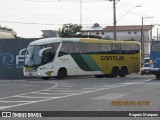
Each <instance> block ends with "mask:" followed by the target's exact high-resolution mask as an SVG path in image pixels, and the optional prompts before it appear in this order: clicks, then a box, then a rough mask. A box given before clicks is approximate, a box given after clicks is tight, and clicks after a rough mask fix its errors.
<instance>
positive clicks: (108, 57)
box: [101, 56, 124, 60]
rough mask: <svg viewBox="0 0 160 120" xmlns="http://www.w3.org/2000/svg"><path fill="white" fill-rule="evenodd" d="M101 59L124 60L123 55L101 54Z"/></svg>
mask: <svg viewBox="0 0 160 120" xmlns="http://www.w3.org/2000/svg"><path fill="white" fill-rule="evenodd" d="M101 60H124V56H101Z"/></svg>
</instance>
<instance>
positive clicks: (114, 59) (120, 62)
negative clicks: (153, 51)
mask: <svg viewBox="0 0 160 120" xmlns="http://www.w3.org/2000/svg"><path fill="white" fill-rule="evenodd" d="M92 57H93V59H94V60H95V62H96V63H97V65H98V66H99V67H100V68H101V70H102V72H103V73H104V74H111V71H112V68H113V67H114V66H118V67H119V69H120V68H121V67H122V66H127V67H128V73H138V72H139V71H140V63H141V62H140V61H141V60H140V55H139V54H130V55H125V54H101V55H92Z"/></svg>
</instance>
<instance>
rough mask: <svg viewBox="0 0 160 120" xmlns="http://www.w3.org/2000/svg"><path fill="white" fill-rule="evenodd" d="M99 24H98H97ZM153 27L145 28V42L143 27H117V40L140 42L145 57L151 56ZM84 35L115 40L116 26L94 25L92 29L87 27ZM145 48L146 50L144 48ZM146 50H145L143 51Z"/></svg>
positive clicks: (83, 31)
mask: <svg viewBox="0 0 160 120" xmlns="http://www.w3.org/2000/svg"><path fill="white" fill-rule="evenodd" d="M96 24H97V23H96ZM153 27H154V26H153V25H144V26H143V35H144V41H141V40H142V34H141V33H142V25H126V26H117V27H116V33H117V40H132V41H139V42H141V43H144V44H142V51H144V56H146V57H147V56H149V54H150V43H151V40H152V29H153ZM81 32H82V35H97V36H101V37H103V38H107V39H113V38H114V26H106V27H101V26H100V25H99V24H98V25H95V24H94V25H93V26H92V27H90V28H89V27H86V28H84V29H82V31H81ZM143 46H144V48H143ZM143 49H144V50H143Z"/></svg>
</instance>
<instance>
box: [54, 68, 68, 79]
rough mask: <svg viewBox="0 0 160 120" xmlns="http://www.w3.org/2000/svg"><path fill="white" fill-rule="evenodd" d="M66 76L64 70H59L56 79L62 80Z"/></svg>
mask: <svg viewBox="0 0 160 120" xmlns="http://www.w3.org/2000/svg"><path fill="white" fill-rule="evenodd" d="M66 76H67V70H66V69H65V68H61V69H59V71H58V74H57V77H56V78H57V79H64V78H65V77H66Z"/></svg>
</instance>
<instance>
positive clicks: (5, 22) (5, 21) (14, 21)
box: [0, 21, 63, 25]
mask: <svg viewBox="0 0 160 120" xmlns="http://www.w3.org/2000/svg"><path fill="white" fill-rule="evenodd" d="M0 22H2V23H17V24H34V25H63V24H48V23H34V22H32V23H28V22H15V21H0Z"/></svg>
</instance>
